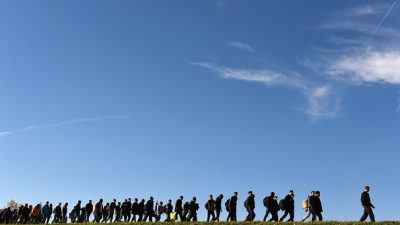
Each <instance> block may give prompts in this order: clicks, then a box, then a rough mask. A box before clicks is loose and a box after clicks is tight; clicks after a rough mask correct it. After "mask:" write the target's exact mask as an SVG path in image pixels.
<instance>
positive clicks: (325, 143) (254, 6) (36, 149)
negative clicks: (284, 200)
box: [0, 0, 400, 220]
mask: <svg viewBox="0 0 400 225" xmlns="http://www.w3.org/2000/svg"><path fill="white" fill-rule="evenodd" d="M392 3H393V1H391V0H390V1H389V0H387V1H386V0H385V1H355V0H352V1H335V0H327V1H319V0H309V1H289V0H285V1H282V0H279V1H261V0H258V1H257V0H255V1H245V0H232V1H227V0H225V1H223V0H219V1H217V0H215V1H214V0H213V1H211V0H204V1H184V0H180V1H178V0H177V1H149V0H146V1H101V0H98V1H11V0H10V1H1V2H0V105H1V110H0V152H1V159H2V162H1V164H0V169H1V171H2V173H1V174H2V185H1V186H0V205H5V204H6V202H7V201H8V200H10V199H15V200H16V201H17V202H21V203H24V202H29V203H36V202H39V201H46V200H50V201H53V202H58V201H62V202H65V201H69V202H70V204H75V203H76V201H77V200H78V199H82V200H83V201H84V202H86V201H87V200H88V199H93V200H94V201H97V199H98V198H100V197H102V198H104V199H106V200H107V201H109V200H111V199H112V198H114V197H115V198H118V199H121V200H122V199H123V198H127V197H132V198H133V197H139V198H142V197H143V198H146V199H147V198H148V197H149V196H150V195H153V196H154V197H155V198H156V199H157V200H163V201H166V200H167V199H168V198H172V199H173V201H175V199H176V198H177V197H178V196H179V195H181V194H182V195H184V196H185V199H186V200H189V199H190V198H191V197H192V196H194V195H195V196H197V197H198V198H199V199H200V204H201V213H200V217H201V219H205V217H204V215H205V214H204V208H203V205H204V202H205V201H206V199H207V196H208V195H209V194H210V193H212V194H215V195H216V194H218V193H220V192H221V193H224V194H225V196H231V194H232V192H234V191H238V192H239V203H238V205H239V212H238V213H239V217H238V218H239V219H244V218H245V213H244V209H243V207H242V205H243V201H244V199H245V195H246V193H247V191H248V190H253V191H254V192H255V194H256V198H257V208H256V213H257V219H261V218H262V215H263V212H264V208H263V207H262V198H263V197H264V196H265V195H267V194H268V193H269V192H271V191H275V192H276V193H277V195H278V196H279V197H283V196H284V195H285V194H286V193H287V191H288V190H289V189H293V190H294V191H295V193H296V219H300V217H302V216H303V214H304V213H303V212H302V210H301V209H300V203H301V200H302V199H304V198H305V197H306V196H307V194H308V193H309V191H311V190H320V191H321V193H322V201H323V206H324V210H325V212H324V216H325V218H326V219H328V220H358V219H359V217H360V216H361V214H362V208H361V206H360V200H359V198H360V194H361V192H362V189H363V187H364V185H367V184H368V185H370V186H371V197H372V200H373V202H374V203H375V205H376V211H375V213H376V217H377V219H378V220H395V219H399V217H398V215H399V213H398V212H399V211H398V207H397V206H396V205H395V203H398V202H399V201H400V197H399V195H398V194H397V188H398V186H399V185H400V180H399V178H400V175H399V168H398V160H399V157H400V153H399V151H398V150H399V146H400V139H399V135H400V114H399V110H400V107H399V90H400V88H399V85H400V48H399V37H400V27H399V26H400V23H399V21H400V20H399V19H400V16H399V15H400V5H396V6H394V7H393V8H390V7H391V5H392ZM387 12H390V13H389V15H388V16H387V17H386V18H385V19H384V21H383V22H382V23H380V21H381V19H382V18H383V17H384V15H385V13H387ZM379 24H380V25H379ZM225 199H226V198H225ZM225 216H226V213H225V212H224V216H223V217H224V218H225Z"/></svg>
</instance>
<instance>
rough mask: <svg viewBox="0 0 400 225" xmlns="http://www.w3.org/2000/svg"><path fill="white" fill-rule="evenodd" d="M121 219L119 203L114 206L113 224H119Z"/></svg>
mask: <svg viewBox="0 0 400 225" xmlns="http://www.w3.org/2000/svg"><path fill="white" fill-rule="evenodd" d="M121 218H122V209H121V202H118V204H117V205H116V206H115V220H114V222H121Z"/></svg>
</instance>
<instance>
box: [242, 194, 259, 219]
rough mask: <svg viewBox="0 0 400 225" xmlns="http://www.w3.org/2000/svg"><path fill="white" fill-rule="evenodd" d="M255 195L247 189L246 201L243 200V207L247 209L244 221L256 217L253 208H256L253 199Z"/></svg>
mask: <svg viewBox="0 0 400 225" xmlns="http://www.w3.org/2000/svg"><path fill="white" fill-rule="evenodd" d="M254 198H255V196H254V194H253V192H252V191H249V193H248V196H247V199H246V201H245V202H244V207H245V208H246V210H247V213H248V215H247V217H246V221H254V218H255V217H256V214H255V212H254V209H255V208H256V203H255V200H254Z"/></svg>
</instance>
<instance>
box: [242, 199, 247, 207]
mask: <svg viewBox="0 0 400 225" xmlns="http://www.w3.org/2000/svg"><path fill="white" fill-rule="evenodd" d="M243 204H244V207H245V208H246V209H247V199H246V201H244V203H243Z"/></svg>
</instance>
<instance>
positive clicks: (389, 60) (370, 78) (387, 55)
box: [327, 51, 400, 85]
mask: <svg viewBox="0 0 400 225" xmlns="http://www.w3.org/2000/svg"><path fill="white" fill-rule="evenodd" d="M327 74H329V75H330V76H331V77H333V78H336V79H340V80H347V81H350V82H355V83H363V82H366V83H388V84H395V85H399V84H400V52H399V51H365V52H362V53H358V54H353V55H344V56H341V57H340V58H339V59H338V60H335V61H333V62H332V64H331V65H330V66H329V68H328V70H327Z"/></svg>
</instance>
